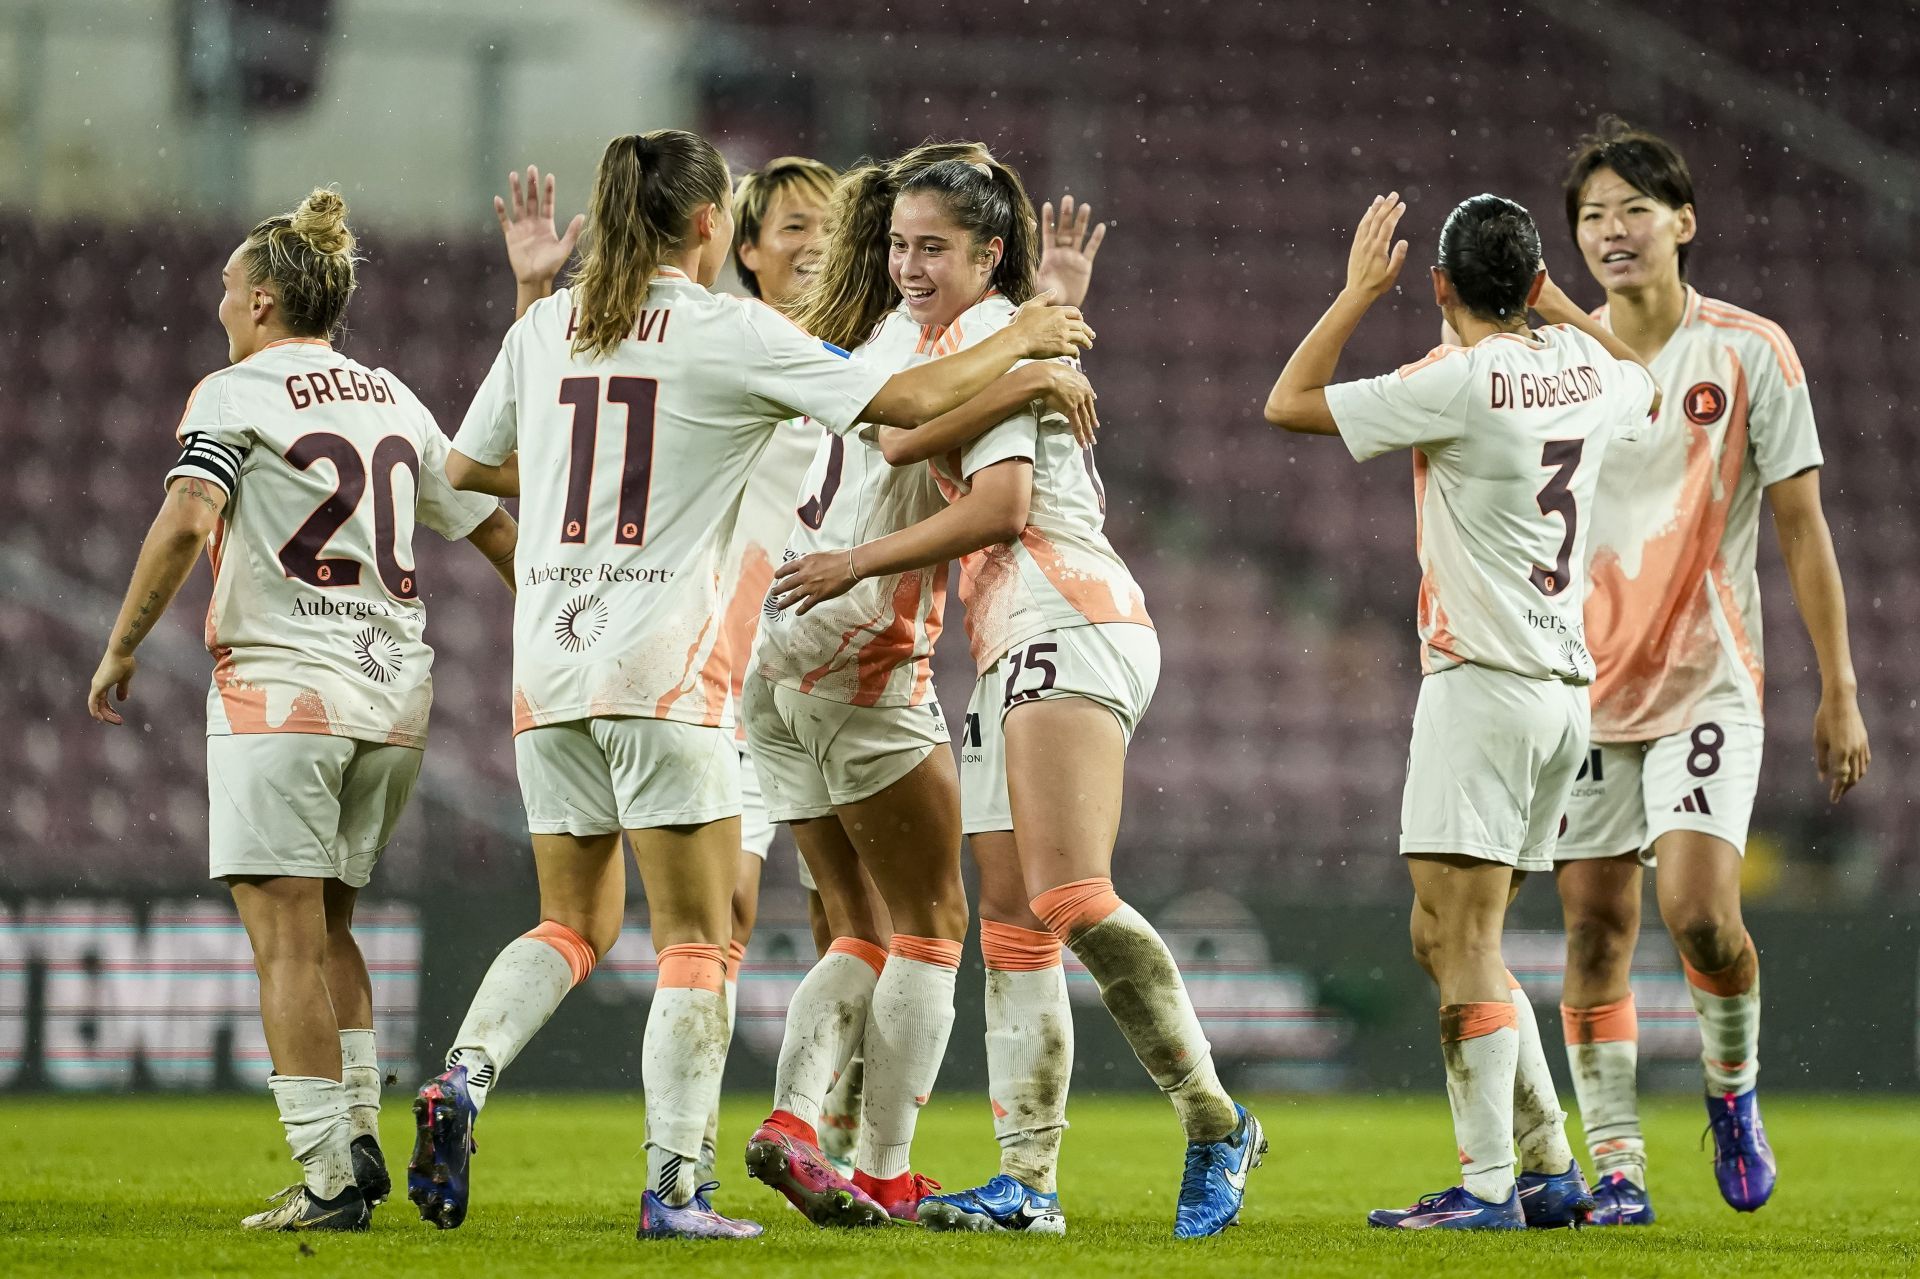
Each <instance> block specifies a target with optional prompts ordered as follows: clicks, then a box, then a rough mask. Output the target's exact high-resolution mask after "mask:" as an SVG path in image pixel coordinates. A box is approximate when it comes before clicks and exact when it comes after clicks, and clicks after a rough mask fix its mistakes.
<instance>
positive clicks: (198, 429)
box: [165, 370, 254, 499]
mask: <svg viewBox="0 0 1920 1279" xmlns="http://www.w3.org/2000/svg"><path fill="white" fill-rule="evenodd" d="M232 401H233V384H232V379H231V378H230V377H228V376H226V374H225V371H224V370H223V371H222V372H220V373H215V374H213V375H212V376H210V377H208V378H206V379H205V380H203V381H202V382H201V383H200V385H199V386H196V387H194V388H193V394H192V396H191V397H189V398H188V400H187V408H186V412H184V413H182V414H181V415H180V426H179V429H178V431H177V432H176V435H177V436H178V437H179V440H180V457H179V459H178V460H177V461H175V462H174V464H173V466H172V468H171V469H170V470H168V472H167V476H166V480H165V483H166V484H168V485H171V484H172V483H173V482H174V481H175V480H177V479H186V478H191V479H201V480H206V481H208V482H209V483H212V484H217V485H219V486H220V490H221V492H223V493H225V494H226V495H227V497H228V498H229V499H231V498H232V497H233V495H234V491H235V490H236V489H237V488H238V487H239V484H240V472H241V469H242V468H243V467H244V466H245V465H246V460H247V453H248V451H249V450H250V449H252V447H253V439H254V437H253V429H252V427H250V426H249V425H247V424H245V423H243V422H241V421H240V420H239V415H238V414H237V413H235V411H234V408H233V402H232Z"/></svg>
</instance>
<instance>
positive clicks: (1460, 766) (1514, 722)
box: [1400, 663, 1588, 870]
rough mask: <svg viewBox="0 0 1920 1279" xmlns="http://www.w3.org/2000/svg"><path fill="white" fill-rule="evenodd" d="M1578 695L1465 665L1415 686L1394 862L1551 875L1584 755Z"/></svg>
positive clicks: (1565, 687) (1578, 689) (1582, 702)
mask: <svg viewBox="0 0 1920 1279" xmlns="http://www.w3.org/2000/svg"><path fill="white" fill-rule="evenodd" d="M1587 725H1588V717H1587V690H1586V689H1585V688H1584V687H1583V686H1581V685H1578V684H1562V683H1561V682H1559V681H1558V680H1541V679H1528V678H1526V677H1525V676H1522V675H1515V674H1513V673H1512V672H1511V671H1500V670H1494V669H1492V668H1491V667H1486V666H1476V665H1474V664H1472V663H1468V664H1466V665H1464V666H1455V667H1452V668H1451V669H1448V670H1444V671H1439V672H1437V673H1435V674H1432V675H1429V676H1427V677H1426V678H1425V679H1423V680H1421V681H1420V701H1419V704H1418V705H1417V706H1416V707H1415V708H1414V712H1413V742H1412V744H1411V745H1410V746H1409V747H1408V749H1407V787H1406V790H1405V791H1404V792H1403V794H1402V796H1401V800H1400V851H1401V853H1403V854H1405V853H1463V854H1465V855H1467V856H1469V857H1481V858H1485V859H1486V860H1488V861H1494V862H1502V863H1505V864H1506V865H1508V866H1512V867H1514V868H1515V869H1517V870H1551V869H1553V846H1554V837H1555V835H1556V834H1557V832H1558V831H1559V828H1560V815H1561V813H1563V812H1565V811H1566V803H1567V791H1568V788H1569V787H1571V786H1572V785H1573V777H1574V774H1575V773H1577V772H1578V771H1579V770H1580V760H1581V757H1582V756H1583V754H1584V753H1585V751H1586V746H1587Z"/></svg>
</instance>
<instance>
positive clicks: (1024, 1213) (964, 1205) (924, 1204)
mask: <svg viewBox="0 0 1920 1279" xmlns="http://www.w3.org/2000/svg"><path fill="white" fill-rule="evenodd" d="M918 1215H919V1218H920V1224H921V1225H923V1226H925V1227H926V1228H927V1229H929V1230H984V1231H992V1230H1024V1231H1026V1232H1027V1233H1028V1234H1034V1235H1064V1234H1066V1233H1067V1214H1066V1213H1065V1212H1063V1211H1062V1210H1061V1208H1060V1196H1059V1195H1046V1194H1042V1193H1040V1192H1039V1191H1038V1190H1035V1189H1033V1188H1032V1187H1030V1186H1028V1185H1027V1183H1026V1182H1024V1181H1021V1180H1020V1179H1019V1178H1017V1177H1009V1176H1008V1175H1007V1174H1006V1173H1001V1174H1000V1175H999V1176H997V1177H995V1178H994V1179H993V1180H992V1181H989V1182H988V1183H987V1184H986V1185H984V1186H978V1187H976V1188H974V1189H972V1190H962V1191H959V1192H958V1193H955V1194H951V1195H928V1196H927V1197H926V1198H925V1199H922V1200H921V1201H920V1208H919V1214H918Z"/></svg>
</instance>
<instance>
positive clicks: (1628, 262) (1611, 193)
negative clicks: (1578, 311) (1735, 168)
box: [1574, 168, 1696, 293]
mask: <svg viewBox="0 0 1920 1279" xmlns="http://www.w3.org/2000/svg"><path fill="white" fill-rule="evenodd" d="M1695 229H1696V227H1695V223H1694V216H1693V206H1692V205H1690V204H1687V205H1682V206H1681V207H1680V208H1677V209H1676V208H1673V207H1671V206H1669V205H1667V204H1664V203H1662V202H1661V201H1659V200H1656V199H1654V198H1653V197H1652V196H1650V195H1648V194H1646V193H1645V192H1644V191H1640V190H1638V189H1636V188H1635V187H1634V186H1632V185H1631V184H1630V183H1628V182H1627V180H1626V179H1625V178H1623V177H1621V176H1620V175H1619V174H1618V173H1615V172H1614V171H1613V170H1612V169H1609V168H1600V169H1595V170H1594V171H1593V176H1592V177H1590V178H1588V179H1587V181H1586V184H1585V185H1584V186H1582V187H1581V188H1580V204H1579V211H1578V213H1577V214H1576V215H1575V222H1574V238H1575V239H1576V240H1577V241H1578V242H1579V245H1580V256H1581V257H1583V258H1585V259H1586V263H1587V270H1588V271H1590V272H1592V273H1593V278H1594V279H1596V280H1598V281H1599V282H1600V284H1601V285H1602V287H1604V288H1605V289H1606V290H1607V292H1609V293H1632V292H1636V291H1638V290H1641V289H1645V288H1649V287H1657V286H1661V285H1668V284H1672V283H1676V282H1678V280H1679V279H1680V246H1681V245H1683V244H1688V243H1691V242H1692V240H1693V236H1694V231H1695Z"/></svg>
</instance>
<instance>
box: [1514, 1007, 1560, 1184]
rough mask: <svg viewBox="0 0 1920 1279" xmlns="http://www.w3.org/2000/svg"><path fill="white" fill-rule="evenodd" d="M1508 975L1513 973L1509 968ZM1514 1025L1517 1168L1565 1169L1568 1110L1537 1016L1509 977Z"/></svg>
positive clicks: (1536, 1170)
mask: <svg viewBox="0 0 1920 1279" xmlns="http://www.w3.org/2000/svg"><path fill="white" fill-rule="evenodd" d="M1507 979H1508V980H1509V981H1512V980H1513V978H1512V974H1508V978H1507ZM1510 993H1511V994H1512V996H1513V1026H1514V1030H1515V1031H1516V1032H1517V1033H1518V1034H1519V1049H1518V1053H1517V1055H1516V1059H1515V1063H1514V1074H1513V1139H1514V1143H1515V1144H1516V1145H1518V1146H1519V1147H1520V1171H1522V1172H1550V1173H1556V1174H1557V1173H1563V1172H1565V1171H1567V1170H1568V1169H1569V1168H1571V1167H1573V1147H1571V1146H1569V1145H1568V1144H1567V1112H1566V1111H1564V1110H1562V1109H1560V1095H1559V1093H1558V1092H1556V1091H1555V1090H1554V1086H1553V1071H1552V1070H1551V1069H1550V1068H1549V1067H1548V1066H1547V1052H1546V1049H1545V1048H1543V1047H1542V1046H1541V1044H1540V1021H1539V1019H1538V1018H1537V1017H1535V1016H1534V1012H1533V1001H1532V1000H1531V999H1528V998H1527V992H1526V991H1524V990H1522V989H1520V983H1518V982H1513V987H1512V990H1511V992H1510Z"/></svg>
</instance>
